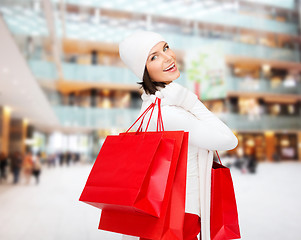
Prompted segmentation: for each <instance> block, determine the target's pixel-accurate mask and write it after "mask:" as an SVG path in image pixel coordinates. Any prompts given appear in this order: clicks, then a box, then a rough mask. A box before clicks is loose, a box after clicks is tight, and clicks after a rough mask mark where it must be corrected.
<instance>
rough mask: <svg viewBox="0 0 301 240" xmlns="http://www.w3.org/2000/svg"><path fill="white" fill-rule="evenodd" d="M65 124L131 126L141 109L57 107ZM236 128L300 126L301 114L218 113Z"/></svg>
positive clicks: (99, 126) (298, 127)
mask: <svg viewBox="0 0 301 240" xmlns="http://www.w3.org/2000/svg"><path fill="white" fill-rule="evenodd" d="M53 109H54V111H55V113H56V115H57V116H58V118H59V120H60V123H61V124H62V125H63V126H70V127H71V126H74V127H79V126H81V127H91V128H99V129H102V128H124V129H126V128H128V127H129V126H131V125H132V124H133V123H134V122H135V120H136V119H137V117H138V114H139V112H140V109H121V108H107V109H106V108H83V107H71V106H56V107H53ZM218 117H219V118H220V119H221V120H223V121H224V122H225V123H226V124H227V125H228V126H229V127H230V128H231V129H233V130H246V131H247V130H254V131H256V130H264V131H266V130H300V129H301V121H300V116H272V115H259V116H252V115H239V114H235V113H225V114H221V115H218Z"/></svg>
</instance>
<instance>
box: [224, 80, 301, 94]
mask: <svg viewBox="0 0 301 240" xmlns="http://www.w3.org/2000/svg"><path fill="white" fill-rule="evenodd" d="M226 84H227V89H228V90H230V91H240V92H254V93H255V92H256V93H275V94H301V83H300V82H297V81H295V82H292V83H290V84H286V83H285V81H283V82H282V83H280V84H279V85H277V86H273V85H272V83H271V81H270V80H267V79H248V78H238V77H230V76H229V77H227V78H226Z"/></svg>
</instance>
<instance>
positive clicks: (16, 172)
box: [11, 151, 23, 184]
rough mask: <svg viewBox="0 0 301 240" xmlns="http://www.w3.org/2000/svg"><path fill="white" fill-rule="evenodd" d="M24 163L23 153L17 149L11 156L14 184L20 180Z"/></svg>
mask: <svg viewBox="0 0 301 240" xmlns="http://www.w3.org/2000/svg"><path fill="white" fill-rule="evenodd" d="M22 163H23V160H22V154H21V153H20V152H19V151H15V152H14V153H13V155H12V157H11V171H12V173H13V177H14V179H13V184H17V183H18V182H19V177H20V172H21V168H22Z"/></svg>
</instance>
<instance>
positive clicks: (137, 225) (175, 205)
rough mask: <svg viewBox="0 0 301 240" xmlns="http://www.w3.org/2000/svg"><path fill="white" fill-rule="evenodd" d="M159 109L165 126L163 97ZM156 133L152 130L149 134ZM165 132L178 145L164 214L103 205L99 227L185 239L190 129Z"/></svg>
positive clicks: (151, 236) (157, 236)
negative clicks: (157, 216) (157, 215)
mask: <svg viewBox="0 0 301 240" xmlns="http://www.w3.org/2000/svg"><path fill="white" fill-rule="evenodd" d="M158 110H159V111H158V122H160V123H161V124H162V129H163V130H164V127H163V122H162V115H161V108H160V101H159V105H158ZM141 124H142V123H141ZM141 124H140V126H141ZM139 128H140V127H139ZM138 130H139V129H138ZM154 133H155V132H149V134H154ZM163 134H164V136H166V137H168V138H171V139H175V149H174V154H173V158H172V163H171V168H170V173H169V177H168V181H167V185H166V192H165V197H164V202H163V205H162V212H161V216H160V217H159V218H155V217H152V216H150V215H146V214H142V213H140V212H135V211H131V210H122V211H120V210H119V211H118V210H112V209H103V211H102V214H101V219H100V223H99V229H102V230H107V231H112V232H118V233H123V234H127V235H132V236H138V237H141V239H143V238H146V239H164V240H169V239H173V240H176V239H179V240H180V239H183V224H184V216H185V191H186V170H187V151H188V133H187V132H184V131H163Z"/></svg>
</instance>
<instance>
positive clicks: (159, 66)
mask: <svg viewBox="0 0 301 240" xmlns="http://www.w3.org/2000/svg"><path fill="white" fill-rule="evenodd" d="M173 64H174V66H173ZM170 66H173V67H172V68H170ZM146 68H147V71H148V73H149V76H150V78H151V79H152V81H154V82H165V83H167V84H168V83H171V82H172V81H173V80H176V79H177V78H178V77H179V76H180V71H179V70H178V68H177V62H176V55H175V53H174V52H173V51H172V50H171V49H170V48H169V46H168V44H167V43H166V42H163V41H161V42H159V43H157V44H156V45H155V46H154V47H153V48H152V49H151V50H150V52H149V55H148V57H147V60H146Z"/></svg>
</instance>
